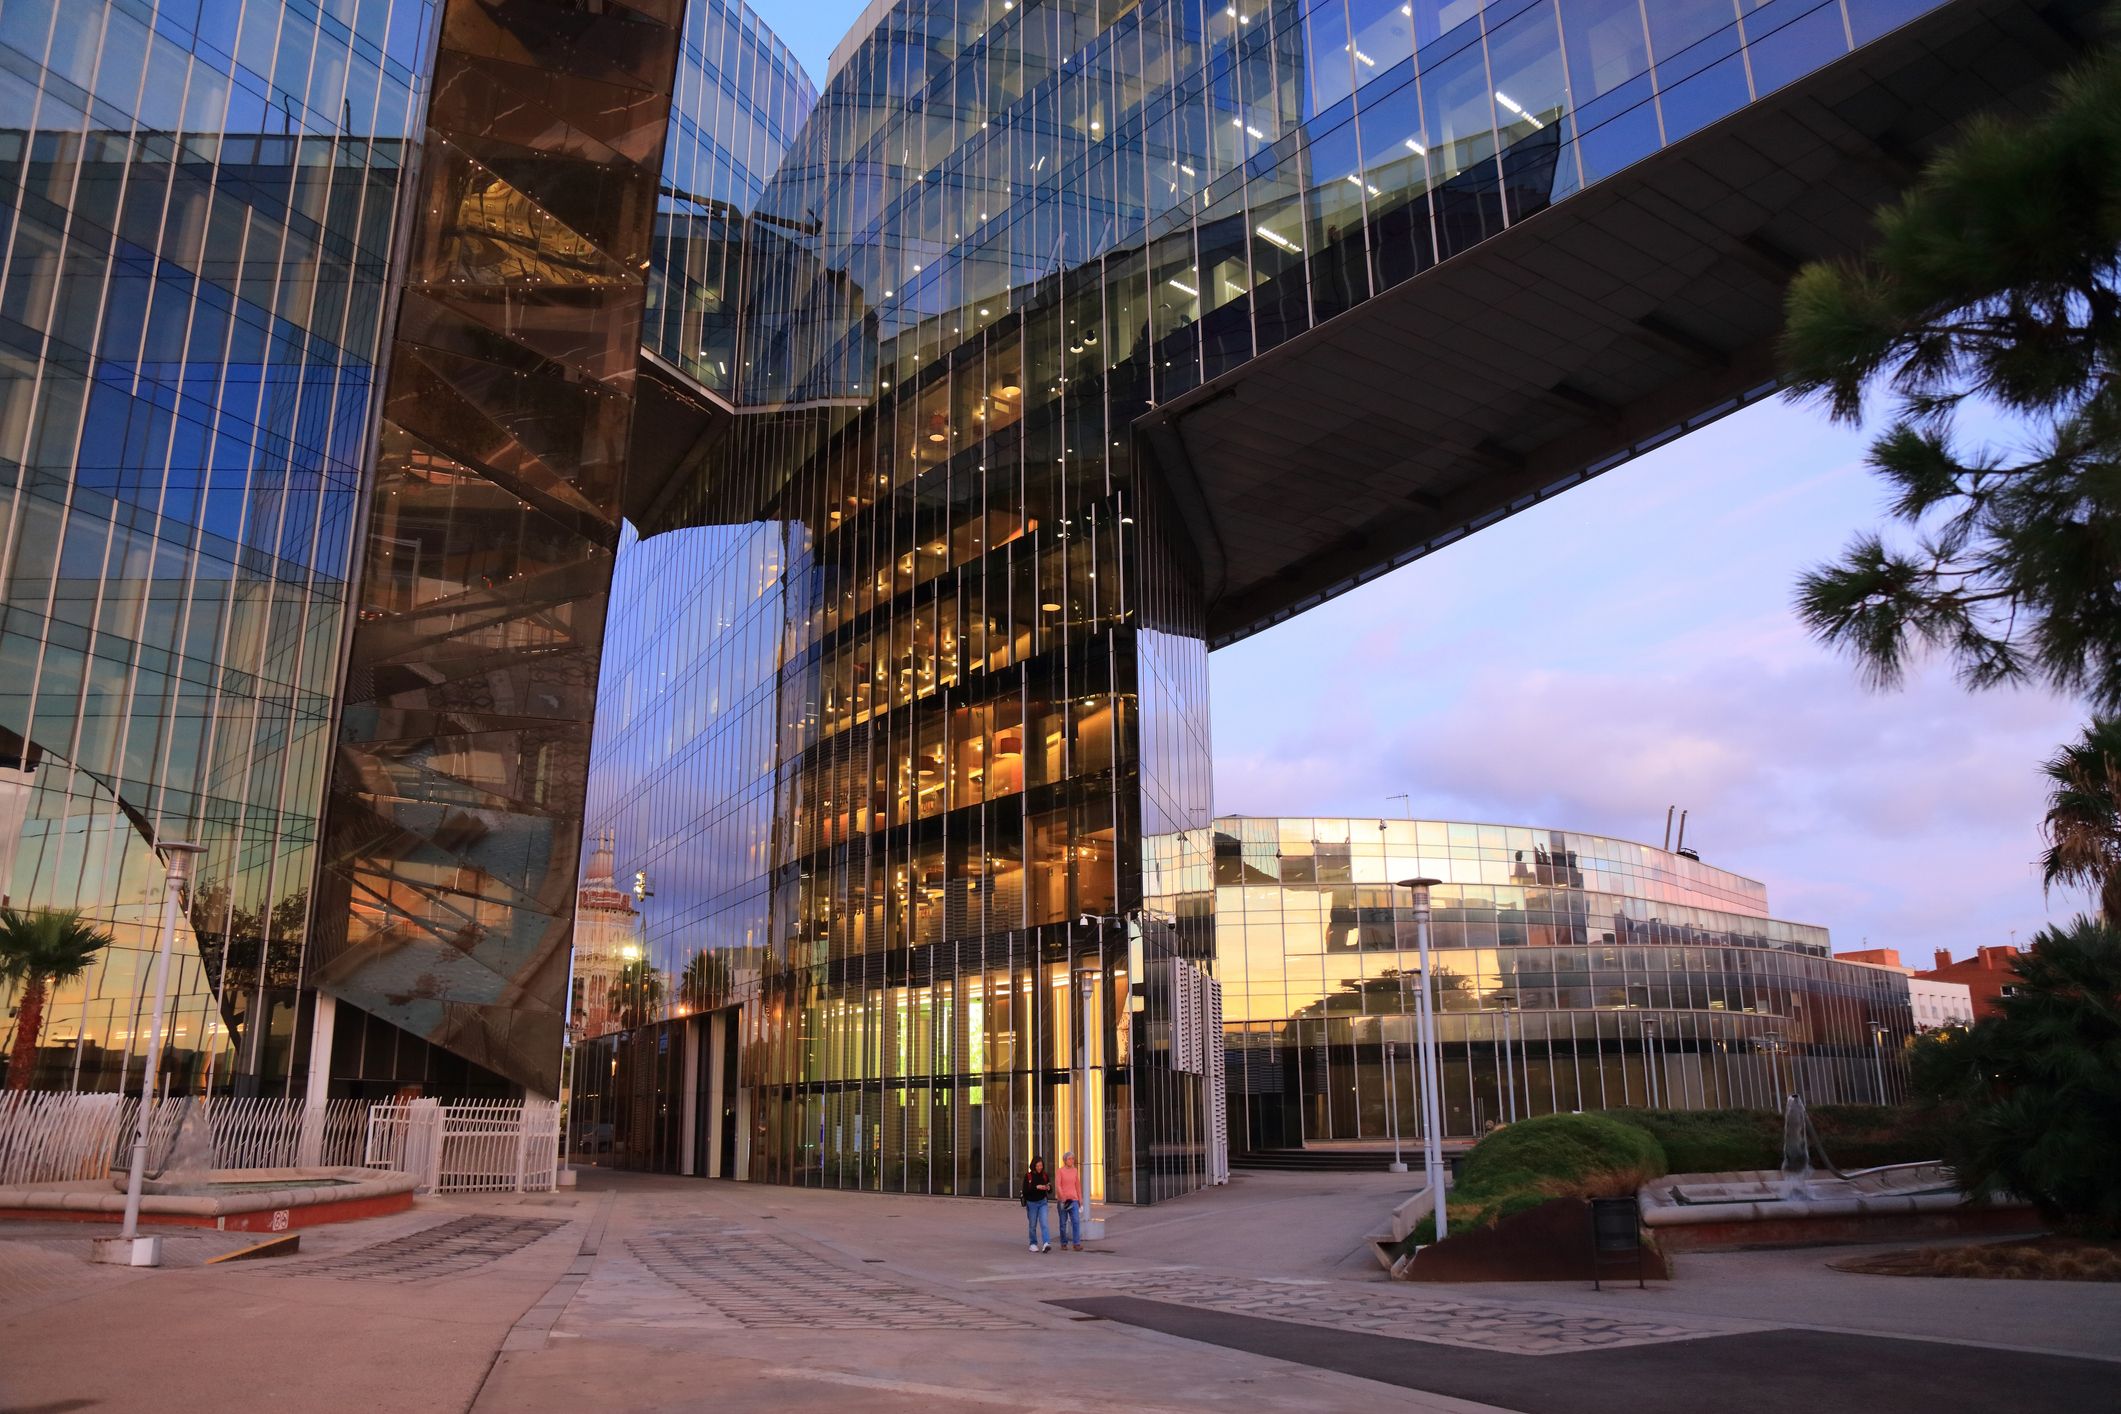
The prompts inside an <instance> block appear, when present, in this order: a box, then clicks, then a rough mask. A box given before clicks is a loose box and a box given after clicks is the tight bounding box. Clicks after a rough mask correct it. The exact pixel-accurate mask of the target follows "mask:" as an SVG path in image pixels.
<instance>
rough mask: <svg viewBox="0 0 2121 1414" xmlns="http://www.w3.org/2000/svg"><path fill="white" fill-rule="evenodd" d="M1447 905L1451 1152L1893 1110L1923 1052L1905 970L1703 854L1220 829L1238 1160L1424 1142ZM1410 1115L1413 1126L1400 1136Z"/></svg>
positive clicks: (1562, 839) (1360, 831)
mask: <svg viewBox="0 0 2121 1414" xmlns="http://www.w3.org/2000/svg"><path fill="white" fill-rule="evenodd" d="M1416 878H1429V879H1437V880H1440V881H1441V882H1440V883H1438V884H1436V885H1435V886H1433V888H1432V890H1431V904H1432V910H1433V922H1432V924H1431V937H1430V946H1431V955H1432V963H1433V966H1434V969H1435V978H1434V981H1433V983H1432V984H1431V993H1430V995H1431V1001H1432V1005H1433V1008H1434V1011H1435V1015H1436V1018H1437V1040H1438V1043H1439V1046H1440V1050H1441V1056H1442V1071H1441V1088H1442V1106H1443V1132H1444V1135H1445V1137H1446V1138H1451V1139H1470V1138H1474V1137H1477V1136H1478V1135H1480V1134H1482V1133H1484V1132H1485V1131H1486V1130H1487V1129H1488V1128H1490V1127H1491V1126H1493V1125H1495V1124H1498V1123H1504V1122H1507V1121H1509V1120H1512V1119H1517V1118H1522V1117H1526V1116H1530V1115H1541V1114H1553V1113H1556V1112H1564V1113H1565V1112H1568V1111H1572V1110H1599V1109H1609V1108H1618V1107H1621V1106H1629V1105H1632V1106H1647V1107H1650V1108H1664V1109H1713V1108H1718V1107H1723V1106H1755V1107H1761V1108H1774V1107H1776V1106H1777V1105H1778V1104H1779V1103H1780V1099H1781V1097H1782V1096H1784V1095H1787V1094H1789V1093H1791V1092H1792V1091H1795V1092H1797V1093H1801V1094H1802V1095H1804V1096H1805V1098H1806V1099H1807V1100H1808V1101H1810V1102H1811V1103H1813V1104H1822V1103H1826V1104H1877V1103H1892V1102H1897V1101H1898V1100H1899V1099H1901V1098H1902V1097H1903V1095H1904V1092H1905V1083H1906V1082H1905V1067H1904V1064H1903V1062H1902V1059H1901V1057H1902V1054H1903V1047H1904V1046H1905V1044H1906V1042H1907V1040H1908V1039H1909V1038H1910V1037H1911V1036H1912V1035H1913V1033H1914V1021H1913V1018H1912V1016H1911V1015H1910V1013H1909V1009H1908V995H1907V988H1906V986H1905V984H1904V982H1903V980H1902V979H1901V977H1900V975H1899V974H1898V973H1897V972H1895V971H1894V970H1893V969H1891V968H1885V967H1871V966H1865V965H1863V964H1860V963H1851V962H1841V961H1837V960H1835V958H1834V957H1833V955H1832V951H1831V949H1830V948H1829V946H1828V943H1827V932H1826V930H1825V929H1824V928H1817V927H1812V926H1810V925H1807V924H1802V923H1787V922H1783V921H1781V920H1779V919H1775V918H1771V917H1769V916H1768V903H1767V891H1766V890H1765V889H1764V888H1762V887H1761V886H1760V885H1759V884H1757V883H1755V882H1754V881H1753V880H1751V879H1746V878H1742V877H1740V876H1739V875H1736V874H1732V873H1729V872H1727V871H1725V870H1722V869H1717V868H1714V867H1712V866H1710V865H1707V864H1703V863H1702V862H1700V861H1699V860H1698V859H1695V858H1693V857H1692V856H1691V855H1688V854H1676V853H1673V852H1671V851H1669V850H1665V849H1659V848H1656V847H1654V846H1651V845H1641V844H1633V843H1630V842H1629V841H1626V840H1616V839H1608V838H1605V837H1604V836H1600V835H1586V834H1581V833H1578V832H1575V831H1569V830H1534V829H1526V828H1522V827H1518V826H1503V825H1475V824H1460V823H1455V822H1444V821H1437V820H1376V819H1353V820H1314V819H1250V818H1246V817H1243V816H1235V817H1228V818H1224V819H1220V820H1217V821H1216V824H1215V930H1216V954H1217V968H1218V971H1219V972H1220V974H1221V977H1222V982H1223V989H1224V1017H1225V1024H1226V1029H1225V1033H1224V1042H1225V1046H1226V1048H1227V1057H1228V1083H1229V1095H1230V1100H1229V1105H1230V1133H1231V1141H1230V1142H1231V1144H1232V1145H1233V1146H1234V1147H1236V1148H1239V1149H1279V1148H1295V1147H1298V1146H1300V1145H1304V1144H1318V1143H1321V1142H1327V1143H1330V1142H1336V1141H1339V1142H1354V1141H1366V1142H1368V1143H1370V1144H1379V1143H1385V1142H1388V1141H1389V1140H1390V1139H1391V1138H1392V1136H1393V1135H1394V1134H1397V1135H1400V1136H1403V1137H1405V1138H1408V1139H1411V1138H1414V1137H1415V1136H1418V1135H1419V1134H1420V1133H1421V1124H1420V1118H1419V1116H1420V1108H1421V1107H1420V1105H1419V1104H1418V1103H1417V1096H1418V1093H1419V1092H1418V1091H1417V1090H1416V1088H1415V1078H1416V1075H1417V1073H1418V1072H1417V1069H1416V1067H1417V1061H1416V1059H1415V1056H1416V1052H1415V1049H1414V1048H1415V1042H1416V1039H1417V1038H1416V1021H1415V1011H1416V1007H1417V1004H1418V1002H1419V1000H1420V993H1419V990H1418V989H1419V987H1420V986H1421V963H1420V955H1419V952H1418V946H1419V944H1418V939H1417V937H1416V935H1415V923H1414V915H1413V895H1412V892H1411V890H1409V889H1407V888H1403V887H1401V886H1400V884H1401V882H1402V881H1404V880H1408V879H1416ZM1395 1110H1396V1114H1395Z"/></svg>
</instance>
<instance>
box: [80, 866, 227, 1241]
mask: <svg viewBox="0 0 2121 1414" xmlns="http://www.w3.org/2000/svg"><path fill="white" fill-rule="evenodd" d="M156 849H157V852H158V853H159V854H160V855H161V856H162V866H163V873H164V877H163V881H162V938H161V941H160V942H159V943H158V944H157V945H156V948H155V1011H154V1021H153V1024H152V1025H150V1026H149V1028H148V1032H147V1073H146V1074H145V1075H144V1076H142V1077H141V1081H140V1114H139V1118H138V1119H137V1120H136V1121H135V1122H134V1124H133V1147H132V1158H131V1161H130V1165H129V1167H128V1168H127V1170H126V1176H125V1226H124V1227H122V1228H120V1229H119V1231H118V1235H117V1236H116V1237H104V1238H98V1239H97V1240H96V1244H95V1249H94V1251H93V1253H92V1255H93V1257H94V1259H95V1260H96V1261H98V1262H107V1263H110V1264H112V1265H114V1266H120V1267H159V1266H161V1265H162V1239H161V1238H159V1237H142V1236H141V1235H140V1190H141V1188H142V1186H143V1184H144V1183H145V1181H146V1177H147V1133H148V1126H149V1125H151V1124H153V1123H154V1118H155V1077H156V1076H157V1074H159V1073H160V1071H161V1069H162V1022H163V1012H164V1010H165V1009H166V1008H167V1007H168V1006H169V952H170V947H171V945H172V944H174V943H175V941H176V937H177V913H178V911H179V910H180V909H181V908H182V907H183V903H182V896H183V893H184V886H185V884H186V883H188V882H189V881H190V879H191V866H192V856H193V855H196V854H204V853H206V846H205V845H203V844H189V843H185V842H182V841H173V842H171V843H169V844H164V845H158V846H157V847H156Z"/></svg>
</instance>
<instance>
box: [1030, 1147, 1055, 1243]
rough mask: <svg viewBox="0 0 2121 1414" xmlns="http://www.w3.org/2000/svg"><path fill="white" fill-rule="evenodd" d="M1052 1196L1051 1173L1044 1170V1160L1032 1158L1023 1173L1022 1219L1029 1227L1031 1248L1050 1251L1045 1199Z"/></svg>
mask: <svg viewBox="0 0 2121 1414" xmlns="http://www.w3.org/2000/svg"><path fill="white" fill-rule="evenodd" d="M1052 1196H1053V1175H1051V1174H1049V1173H1047V1172H1046V1161H1045V1160H1044V1159H1043V1158H1034V1159H1033V1160H1032V1161H1031V1167H1030V1169H1029V1170H1028V1171H1026V1172H1025V1174H1024V1193H1023V1203H1024V1221H1025V1223H1026V1224H1027V1225H1028V1226H1029V1227H1030V1229H1031V1250H1032V1251H1034V1252H1051V1251H1052V1250H1053V1244H1052V1243H1051V1242H1049V1241H1047V1240H1046V1200H1047V1199H1048V1198H1051V1197H1052Z"/></svg>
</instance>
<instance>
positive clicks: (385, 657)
mask: <svg viewBox="0 0 2121 1414" xmlns="http://www.w3.org/2000/svg"><path fill="white" fill-rule="evenodd" d="M682 19H683V7H682V0H632V2H631V3H628V4H613V5H607V6H595V7H584V8H580V9H577V8H574V7H572V6H533V5H520V6H498V7H497V6H492V5H489V4H486V3H484V0H445V3H444V5H443V8H442V15H441V34H440V40H439V43H438V44H437V47H436V57H435V60H434V82H433V90H432V99H431V102H430V105H429V110H428V115H427V129H426V133H425V139H424V142H423V144H422V151H421V165H420V171H419V176H418V179H417V191H418V193H419V198H418V201H417V202H416V203H415V206H416V209H415V212H414V216H413V221H412V226H411V234H410V244H409V249H408V252H407V259H406V262H405V275H404V286H403V290H402V293H401V296H400V304H399V311H398V319H397V326H396V329H395V331H394V336H393V343H392V348H391V363H390V373H389V380H388V384H387V389H386V393H385V397H384V401H383V408H382V421H381V426H380V429H379V440H378V447H377V453H376V463H375V475H374V477H373V478H372V480H371V482H370V485H369V507H368V523H367V531H366V542H365V552H364V554H363V557H362V568H361V574H360V579H359V594H360V598H359V609H360V612H359V616H358V621H357V623H356V624H355V627H354V630H353V634H352V643H351V648H350V650H349V653H348V658H347V676H346V683H345V701H344V710H343V715H342V720H341V723H340V729H339V734H338V748H339V750H338V756H337V760H336V762H335V764H334V769H333V772H332V778H331V786H330V798H329V803H328V812H329V813H328V816H327V820H328V828H327V834H326V848H325V853H324V860H323V869H322V873H321V876H320V882H321V886H322V887H321V898H320V902H319V905H318V909H317V920H318V927H317V940H316V946H315V948H314V952H315V954H316V956H315V958H314V959H313V965H314V966H315V968H316V969H317V975H318V981H319V984H320V985H322V986H324V987H326V988H327V989H329V990H330V991H331V992H332V993H334V994H335V995H337V996H340V997H344V998H347V999H350V1000H352V1001H354V1002H355V1003H357V1004H358V1005H359V1006H360V1007H361V1008H362V1010H363V1011H365V1012H367V1013H368V1014H370V1015H372V1016H380V1017H383V1018H385V1019H386V1020H388V1021H390V1022H392V1023H394V1024H396V1025H398V1026H400V1027H402V1028H404V1029H405V1030H407V1031H410V1032H412V1033H413V1034H414V1035H417V1036H421V1037H425V1038H427V1039H428V1040H430V1041H433V1042H436V1043H438V1044H440V1045H442V1046H444V1047H446V1048H447V1049H448V1050H449V1051H450V1052H451V1053H452V1054H455V1055H459V1056H463V1057H466V1058H468V1059H469V1060H471V1061H472V1062H474V1063H475V1064H478V1065H480V1066H483V1067H485V1068H487V1069H489V1070H491V1071H494V1072H496V1073H498V1074H500V1075H502V1076H505V1077H507V1078H508V1079H509V1080H512V1081H514V1082H515V1083H517V1084H519V1085H522V1086H524V1087H525V1088H526V1089H527V1090H529V1091H531V1092H533V1093H538V1094H544V1095H552V1096H556V1095H558V1094H559V1093H560V1086H561V1054H562V1043H563V1036H564V1028H565V1019H566V1010H567V1003H568V978H569V965H570V961H571V942H572V937H573V930H574V911H575V902H576V889H577V883H578V878H579V860H580V857H581V853H582V849H581V845H582V808H583V798H584V791H585V789H586V784H587V777H588V771H589V737H590V727H591V723H592V721H593V717H594V710H595V702H596V692H597V681H598V666H599V663H600V661H601V657H602V650H603V635H604V620H605V610H606V600H607V596H608V593H609V590H610V586H611V574H612V565H613V562H614V559H615V557H616V554H617V551H618V543H619V532H620V526H621V523H622V511H621V507H622V504H623V497H624V493H625V483H626V475H627V469H628V451H629V446H630V440H631V434H632V427H633V416H634V387H635V373H636V368H637V366H638V364H639V359H640V345H641V336H642V330H643V326H644V322H645V314H646V309H647V288H648V280H647V271H648V269H649V267H650V265H651V263H652V254H653V252H654V250H655V249H656V233H657V232H656V226H657V222H656V216H657V209H658V206H659V204H660V203H659V197H658V186H659V180H658V178H659V174H660V173H661V171H662V167H663V150H664V136H665V133H666V131H667V129H668V127H669V122H670V103H671V91H672V85H673V81H674V77H675V74H676V68H677V53H678V48H679V35H680V28H681V24H682Z"/></svg>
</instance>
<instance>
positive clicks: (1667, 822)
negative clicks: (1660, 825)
mask: <svg viewBox="0 0 2121 1414" xmlns="http://www.w3.org/2000/svg"><path fill="white" fill-rule="evenodd" d="M1678 808H1679V807H1678V806H1676V805H1667V806H1666V807H1665V808H1664V847H1665V852H1666V853H1670V852H1671V848H1672V812H1673V811H1674V810H1677V809H1678Z"/></svg>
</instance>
